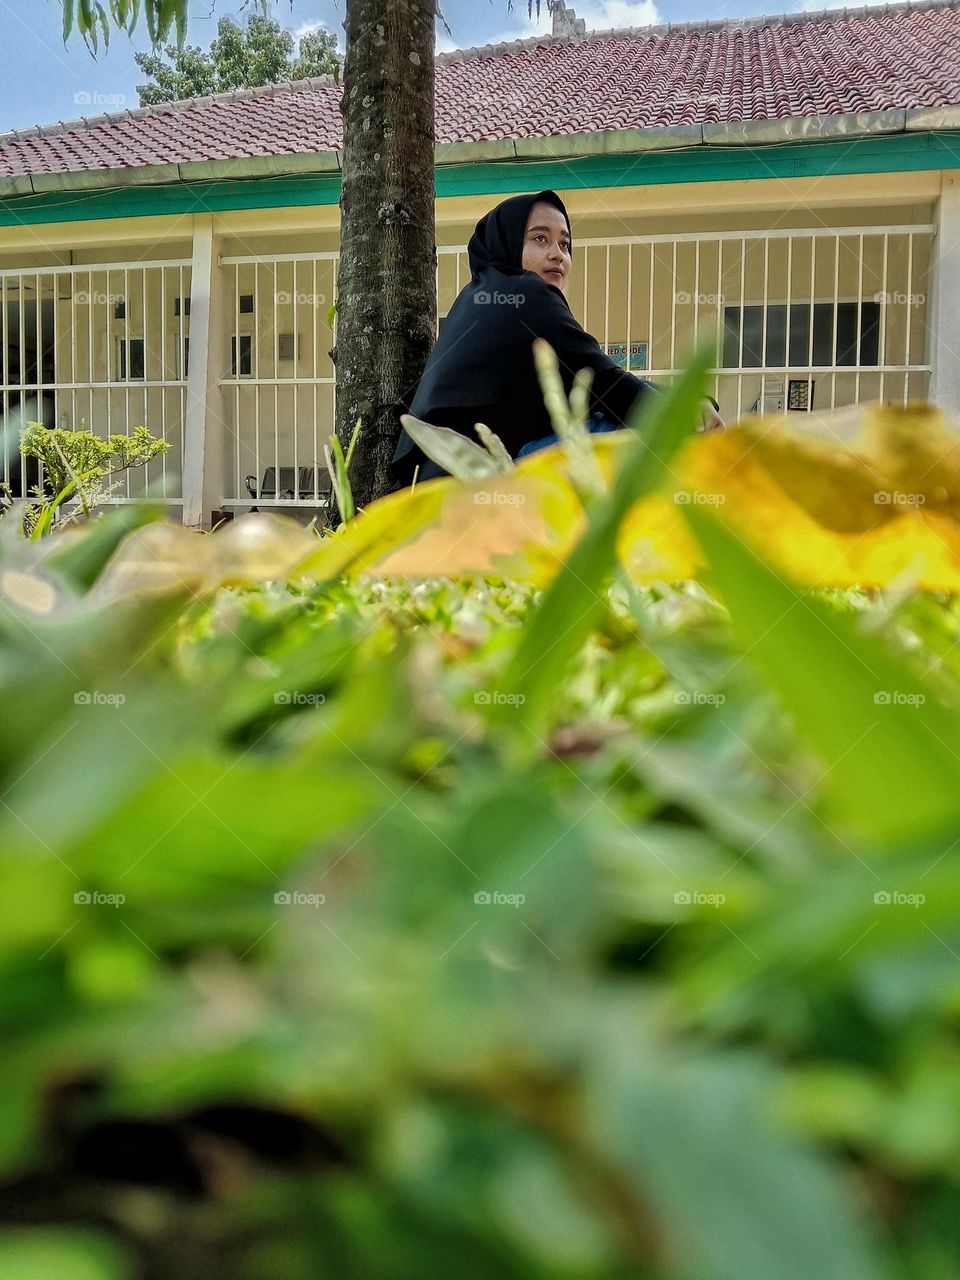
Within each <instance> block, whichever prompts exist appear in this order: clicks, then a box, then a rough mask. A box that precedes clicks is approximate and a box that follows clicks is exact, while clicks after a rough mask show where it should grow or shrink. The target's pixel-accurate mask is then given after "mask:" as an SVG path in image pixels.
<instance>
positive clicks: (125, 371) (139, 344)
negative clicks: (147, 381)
mask: <svg viewBox="0 0 960 1280" xmlns="http://www.w3.org/2000/svg"><path fill="white" fill-rule="evenodd" d="M119 348H120V358H119V361H118V364H119V368H120V377H119V381H120V382H134V381H138V380H140V381H142V379H143V376H144V346H143V338H130V339H129V340H128V339H127V338H121V339H120V343H119Z"/></svg>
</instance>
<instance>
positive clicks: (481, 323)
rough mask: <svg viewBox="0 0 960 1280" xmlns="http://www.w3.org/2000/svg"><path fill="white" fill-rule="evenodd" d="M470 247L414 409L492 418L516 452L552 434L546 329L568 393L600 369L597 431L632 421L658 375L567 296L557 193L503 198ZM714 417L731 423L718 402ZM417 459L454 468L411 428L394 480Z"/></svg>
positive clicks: (400, 481) (427, 475)
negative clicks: (629, 359)
mask: <svg viewBox="0 0 960 1280" xmlns="http://www.w3.org/2000/svg"><path fill="white" fill-rule="evenodd" d="M467 251H468V254H469V258H470V270H471V278H470V282H469V283H468V284H467V285H465V286H464V288H463V289H462V290H461V291H460V294H459V295H458V297H457V299H456V301H455V302H454V304H453V306H452V307H451V308H450V312H449V314H448V316H447V318H446V321H445V322H444V325H443V328H442V330H441V333H440V336H439V338H438V339H437V343H436V346H435V347H434V348H433V351H432V353H431V355H430V358H429V360H428V361H427V364H426V368H425V369H424V371H423V376H422V377H421V379H420V383H419V385H418V387H417V389H416V392H415V394H414V396H413V399H412V401H411V402H410V405H409V410H408V411H409V412H410V413H412V414H413V415H414V416H415V417H417V418H421V419H423V421H425V422H429V423H432V424H433V425H434V426H439V427H450V428H452V429H453V430H455V431H459V432H461V433H462V434H463V435H465V436H468V437H469V438H470V439H472V440H475V439H476V434H475V432H474V430H473V425H474V423H475V422H485V423H486V424H487V426H488V427H490V429H491V430H492V431H494V432H496V434H497V435H498V436H499V437H500V439H501V440H502V441H503V443H504V445H505V446H506V448H507V450H508V451H509V453H510V454H511V456H512V457H518V456H520V455H521V454H522V453H527V452H531V451H532V449H533V448H537V447H543V446H544V445H546V444H550V443H553V441H554V439H555V437H554V436H553V435H552V425H551V422H550V417H549V414H548V413H547V410H546V407H545V405H544V403H543V396H542V393H541V390H540V382H539V379H538V377H537V372H536V368H535V365H534V358H533V341H534V339H535V338H538V337H540V338H545V339H546V340H547V342H549V344H550V346H551V347H552V348H553V349H554V351H555V352H556V355H557V360H558V363H559V366H560V376H561V378H562V380H563V386H564V390H565V391H566V393H567V394H568V395H569V393H570V388H571V386H572V384H573V377H574V374H575V373H576V371H577V370H578V369H583V368H590V369H592V370H593V375H594V376H593V384H592V387H591V392H590V429H591V431H597V430H599V431H612V430H616V429H618V428H619V427H621V426H623V425H624V423H625V422H626V421H627V420H628V418H629V416H630V413H631V410H632V409H633V406H634V404H635V402H636V401H637V399H638V398H639V397H640V396H643V395H646V394H647V393H648V392H649V391H650V390H651V389H652V386H653V384H652V383H649V382H647V381H645V380H644V379H642V378H637V377H635V376H634V375H633V374H632V373H629V372H628V371H627V370H625V369H621V368H619V367H618V366H617V365H616V364H614V362H613V361H612V360H611V359H610V357H609V356H608V355H607V354H606V353H605V352H604V351H603V350H602V349H601V347H600V344H599V343H598V342H597V341H596V339H595V338H592V337H591V336H590V334H588V333H586V332H585V330H584V329H583V328H582V327H581V325H580V324H578V323H577V321H576V319H575V318H574V316H573V313H572V312H571V310H570V306H569V303H568V302H567V299H566V289H567V283H568V280H569V275H570V267H571V264H572V260H573V258H572V255H573V238H572V235H571V231H570V220H569V218H568V217H567V211H566V209H565V207H564V204H563V201H562V200H561V199H560V197H559V196H558V195H557V193H556V192H555V191H540V192H537V194H536V195H521V196H513V197H511V198H510V199H509V200H504V201H503V202H502V203H501V204H498V205H497V206H496V208H495V209H492V210H491V211H490V213H488V214H485V215H484V217H482V218H481V219H480V221H479V222H478V223H477V226H476V230H475V231H474V233H473V235H472V236H471V237H470V243H469V245H468V246H467ZM404 409H406V406H405V405H404ZM706 421H707V422H708V423H709V425H711V426H714V425H722V424H721V423H720V421H719V418H717V417H716V415H715V414H711V412H710V411H707V415H706ZM418 466H419V468H420V471H419V478H420V479H422V480H428V479H431V478H433V477H435V476H441V475H445V474H446V472H445V471H444V470H443V469H442V468H441V467H440V466H438V465H437V463H435V462H432V461H430V460H429V459H427V458H426V457H425V456H424V454H423V453H422V452H421V450H420V449H419V448H418V447H417V446H416V445H415V444H414V443H413V441H412V440H411V438H410V437H409V436H408V435H407V433H406V432H405V431H404V432H402V433H401V436H400V442H399V444H398V445H397V449H396V452H395V454H394V458H393V470H394V475H395V476H396V483H395V486H394V487H395V488H401V487H403V486H405V485H409V483H410V481H411V479H412V477H413V473H414V470H415V468H416V467H418Z"/></svg>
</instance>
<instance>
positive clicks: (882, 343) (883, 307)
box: [877, 236, 890, 404]
mask: <svg viewBox="0 0 960 1280" xmlns="http://www.w3.org/2000/svg"><path fill="white" fill-rule="evenodd" d="M889 245H890V237H889V236H884V237H883V281H882V283H881V286H880V337H879V340H878V341H879V350H878V351H877V359H878V360H880V361H885V360H886V358H887V251H888V249H889ZM885 381H886V379H885V376H884V374H882V373H881V374H880V403H881V404H883V403H885V401H884V390H885V387H884V383H885Z"/></svg>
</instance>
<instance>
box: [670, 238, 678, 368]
mask: <svg viewBox="0 0 960 1280" xmlns="http://www.w3.org/2000/svg"><path fill="white" fill-rule="evenodd" d="M670 270H671V273H672V276H673V279H672V285H673V287H672V289H671V290H670V368H671V369H675V368H676V367H677V242H676V240H674V242H673V257H672V258H671V261H670Z"/></svg>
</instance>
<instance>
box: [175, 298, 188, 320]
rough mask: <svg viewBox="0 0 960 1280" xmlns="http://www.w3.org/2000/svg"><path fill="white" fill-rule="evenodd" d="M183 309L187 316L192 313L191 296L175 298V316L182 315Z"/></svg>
mask: <svg viewBox="0 0 960 1280" xmlns="http://www.w3.org/2000/svg"><path fill="white" fill-rule="evenodd" d="M181 311H182V312H183V314H184V315H185V316H188V315H189V314H190V298H189V297H186V298H174V300H173V314H174V315H175V316H178V315H180V314H181Z"/></svg>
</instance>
